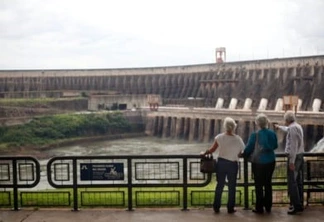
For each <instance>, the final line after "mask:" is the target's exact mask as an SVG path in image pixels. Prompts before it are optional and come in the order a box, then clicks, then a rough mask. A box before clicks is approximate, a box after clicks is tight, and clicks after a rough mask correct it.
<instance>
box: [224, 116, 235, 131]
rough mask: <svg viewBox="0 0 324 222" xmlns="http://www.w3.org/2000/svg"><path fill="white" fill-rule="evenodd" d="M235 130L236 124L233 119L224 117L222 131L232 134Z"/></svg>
mask: <svg viewBox="0 0 324 222" xmlns="http://www.w3.org/2000/svg"><path fill="white" fill-rule="evenodd" d="M235 128H236V123H235V121H234V119H232V118H231V117H226V118H225V119H224V129H225V130H226V131H227V132H233V131H234V130H235Z"/></svg>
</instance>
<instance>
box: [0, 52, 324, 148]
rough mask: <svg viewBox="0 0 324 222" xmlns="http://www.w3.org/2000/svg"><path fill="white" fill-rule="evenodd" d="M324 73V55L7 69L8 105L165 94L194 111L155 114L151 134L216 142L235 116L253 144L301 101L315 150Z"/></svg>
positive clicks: (1, 79) (1, 89)
mask: <svg viewBox="0 0 324 222" xmlns="http://www.w3.org/2000/svg"><path fill="white" fill-rule="evenodd" d="M323 71H324V55H318V56H307V57H294V58H282V59H280V58H276V59H266V60H252V61H239V62H227V63H220V64H219V63H218V64H216V63H215V64H198V65H186V66H170V67H167V66H166V67H152V68H124V69H78V70H73V69H71V70H0V98H38V97H60V96H61V95H62V94H64V92H84V93H89V94H91V93H103V94H111V95H145V94H157V95H160V96H161V100H162V101H161V102H162V104H163V106H178V107H185V108H186V109H188V110H187V111H186V112H184V111H183V110H180V109H178V110H177V109H175V110H172V111H171V112H170V111H166V110H164V111H163V110H162V109H159V111H158V112H152V113H148V114H147V117H146V125H147V127H146V131H147V133H148V134H149V135H157V136H162V137H179V138H185V139H188V140H189V141H195V140H197V141H210V140H211V139H212V138H213V137H214V135H215V134H216V133H218V132H220V131H221V120H222V118H223V117H224V116H225V115H231V116H233V117H234V118H235V120H236V121H237V122H238V123H239V124H238V125H239V127H238V129H237V130H238V133H239V134H240V135H241V136H242V137H243V138H244V139H245V141H246V139H247V137H248V135H249V134H250V133H251V132H252V130H254V126H253V122H254V118H255V114H256V113H257V112H267V113H268V114H271V115H270V120H271V121H276V122H281V121H282V116H283V112H282V110H283V103H282V98H283V96H285V95H296V96H298V107H297V110H298V120H299V121H301V123H302V125H303V128H304V131H305V136H306V137H307V138H308V139H307V143H306V144H307V146H308V147H311V146H312V145H313V144H314V143H315V142H316V141H318V139H319V138H321V137H322V136H323V125H324V123H323V118H322V113H323V108H324V106H323V104H324V103H323V102H322V101H324V93H323V88H324V78H323ZM187 107H190V108H191V109H189V108H187ZM204 109H207V110H204ZM208 109H211V113H209V112H210V110H208ZM256 110H257V112H256ZM249 112H250V114H246V113H249ZM269 112H270V113H269ZM271 112H274V114H272V113H271ZM276 113H277V114H276ZM302 113H303V114H302ZM176 114H177V115H176ZM299 114H302V115H299ZM316 114H318V117H316V118H315V117H314V115H316ZM152 115H153V116H152ZM274 119H275V120H274Z"/></svg>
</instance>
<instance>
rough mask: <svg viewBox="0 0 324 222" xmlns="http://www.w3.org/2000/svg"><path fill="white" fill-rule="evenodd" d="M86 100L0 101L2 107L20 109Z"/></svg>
mask: <svg viewBox="0 0 324 222" xmlns="http://www.w3.org/2000/svg"><path fill="white" fill-rule="evenodd" d="M83 99H84V98H82V97H79V98H36V99H35V98H17V99H0V106H18V107H25V108H26V107H35V106H36V107H39V106H46V105H49V104H51V103H53V102H57V101H75V100H83Z"/></svg>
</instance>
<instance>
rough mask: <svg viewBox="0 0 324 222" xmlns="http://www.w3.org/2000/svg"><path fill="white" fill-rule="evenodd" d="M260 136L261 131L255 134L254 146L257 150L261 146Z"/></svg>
mask: <svg viewBox="0 0 324 222" xmlns="http://www.w3.org/2000/svg"><path fill="white" fill-rule="evenodd" d="M258 134H259V131H256V132H255V144H254V149H255V148H256V147H257V146H259V144H258V142H259V136H258Z"/></svg>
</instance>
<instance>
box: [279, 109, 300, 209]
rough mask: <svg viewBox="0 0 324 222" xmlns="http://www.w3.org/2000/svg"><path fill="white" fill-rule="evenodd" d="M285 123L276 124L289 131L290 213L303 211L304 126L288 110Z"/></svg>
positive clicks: (286, 148) (287, 143) (287, 150)
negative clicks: (283, 124)
mask: <svg viewBox="0 0 324 222" xmlns="http://www.w3.org/2000/svg"><path fill="white" fill-rule="evenodd" d="M284 120H285V125H286V126H279V125H275V127H276V128H278V129H281V130H283V131H285V132H287V136H286V146H285V153H287V155H288V171H287V174H288V175H287V176H288V192H289V197H290V204H291V207H290V208H289V211H288V212H287V213H288V214H296V213H299V212H302V211H303V209H304V208H303V175H302V173H303V164H304V157H303V153H304V134H303V129H302V127H301V126H300V125H299V124H298V123H297V122H296V117H295V114H294V113H293V112H291V111H287V112H286V113H285V115H284Z"/></svg>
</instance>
